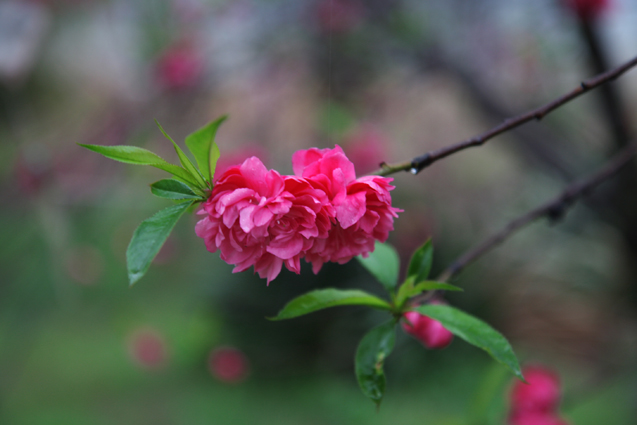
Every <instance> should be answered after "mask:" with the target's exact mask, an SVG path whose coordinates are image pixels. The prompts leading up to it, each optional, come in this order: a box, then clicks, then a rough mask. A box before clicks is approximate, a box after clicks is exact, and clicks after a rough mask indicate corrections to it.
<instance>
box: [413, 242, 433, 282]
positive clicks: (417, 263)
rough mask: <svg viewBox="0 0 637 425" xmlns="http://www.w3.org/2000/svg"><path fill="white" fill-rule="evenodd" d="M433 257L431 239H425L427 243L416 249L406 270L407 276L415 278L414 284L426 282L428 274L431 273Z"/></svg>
mask: <svg viewBox="0 0 637 425" xmlns="http://www.w3.org/2000/svg"><path fill="white" fill-rule="evenodd" d="M433 257H434V249H433V246H432V245H431V239H427V242H425V243H424V245H423V246H421V247H420V248H418V249H417V250H416V252H414V255H412V256H411V260H410V261H409V268H408V269H407V276H416V278H415V280H414V281H415V282H422V281H423V280H427V278H428V277H429V272H430V271H431V263H432V262H433Z"/></svg>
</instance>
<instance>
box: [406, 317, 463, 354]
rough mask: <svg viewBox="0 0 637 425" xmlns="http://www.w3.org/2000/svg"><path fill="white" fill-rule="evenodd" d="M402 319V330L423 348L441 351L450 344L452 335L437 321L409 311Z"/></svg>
mask: <svg viewBox="0 0 637 425" xmlns="http://www.w3.org/2000/svg"><path fill="white" fill-rule="evenodd" d="M403 317H404V318H405V320H404V321H403V322H402V327H403V330H404V331H405V332H407V333H408V334H409V335H411V336H413V337H414V338H416V339H417V340H418V341H420V342H421V343H422V344H423V345H424V346H425V347H427V348H429V349H441V348H445V347H446V346H447V345H449V344H451V341H452V340H453V334H452V333H451V332H449V331H448V330H447V329H446V328H445V327H444V326H442V323H440V322H439V321H437V320H434V319H432V318H430V317H427V316H425V315H422V314H420V313H417V312H415V311H409V312H407V313H405V314H404V316H403ZM408 322H409V323H408Z"/></svg>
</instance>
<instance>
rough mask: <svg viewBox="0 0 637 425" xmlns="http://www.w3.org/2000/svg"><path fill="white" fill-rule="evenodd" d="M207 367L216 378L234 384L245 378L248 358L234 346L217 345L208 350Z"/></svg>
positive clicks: (247, 369)
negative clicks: (217, 346)
mask: <svg viewBox="0 0 637 425" xmlns="http://www.w3.org/2000/svg"><path fill="white" fill-rule="evenodd" d="M208 369H209V370H210V373H211V374H212V376H214V377H215V378H217V379H218V380H220V381H223V382H227V383H233V384H234V383H238V382H241V381H243V380H245V379H246V378H247V376H248V373H249V367H248V359H247V357H246V356H245V354H243V352H241V351H240V350H238V349H236V348H232V347H219V348H216V349H214V350H212V351H211V352H210V355H209V356H208Z"/></svg>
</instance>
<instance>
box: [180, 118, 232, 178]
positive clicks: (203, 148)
mask: <svg viewBox="0 0 637 425" xmlns="http://www.w3.org/2000/svg"><path fill="white" fill-rule="evenodd" d="M227 118H228V116H227V115H224V116H222V117H220V118H217V119H216V120H215V121H212V122H210V123H208V124H207V125H205V126H204V127H202V128H200V129H199V130H197V131H195V132H194V133H192V134H190V135H188V136H186V146H188V149H190V152H192V154H193V155H194V156H195V159H196V160H197V165H198V166H199V169H200V170H201V173H202V174H203V176H204V178H205V179H206V180H208V181H209V182H212V177H213V176H214V175H215V168H216V167H217V160H218V159H219V147H218V146H217V144H216V143H215V136H216V134H217V130H218V129H219V126H220V125H221V123H223V122H224V121H225V120H226V119H227Z"/></svg>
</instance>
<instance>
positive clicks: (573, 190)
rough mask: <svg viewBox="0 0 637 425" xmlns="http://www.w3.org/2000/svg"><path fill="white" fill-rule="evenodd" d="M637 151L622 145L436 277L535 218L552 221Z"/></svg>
mask: <svg viewBox="0 0 637 425" xmlns="http://www.w3.org/2000/svg"><path fill="white" fill-rule="evenodd" d="M636 153H637V144H636V143H631V144H629V145H628V146H627V147H626V148H624V149H623V150H622V151H621V152H620V153H619V154H617V155H616V156H615V157H613V158H612V159H611V160H610V161H609V162H607V163H606V165H604V166H603V167H602V168H601V169H600V170H599V171H597V172H596V173H595V174H592V175H590V176H589V177H587V178H585V179H584V180H581V181H579V182H575V183H573V184H571V185H569V186H567V187H566V189H565V190H564V191H563V192H562V193H561V194H560V195H558V196H557V197H555V198H554V199H552V200H550V201H548V202H546V203H545V204H543V205H540V206H539V207H537V208H535V209H534V210H531V211H529V212H528V213H526V214H524V215H522V216H520V217H518V218H516V219H515V220H513V221H511V222H510V223H509V224H507V225H506V226H505V227H504V228H503V229H502V230H500V231H499V232H498V233H496V234H494V235H493V236H491V237H490V238H488V239H486V240H485V241H484V242H482V243H481V244H479V245H477V246H476V247H475V248H473V249H471V250H469V251H467V252H466V253H465V254H464V255H462V256H461V257H460V258H458V259H457V260H456V261H454V262H453V263H452V264H451V265H450V266H449V267H448V268H447V269H445V270H444V271H443V272H442V273H441V274H440V276H439V277H438V279H437V280H439V281H441V282H444V281H447V280H449V279H451V278H452V277H454V276H456V275H457V274H458V273H460V272H461V271H462V270H463V269H464V268H465V267H466V266H467V265H468V264H470V263H472V262H474V261H475V260H477V259H478V258H479V257H481V256H482V255H483V254H485V253H487V252H488V251H490V250H491V249H493V248H494V247H496V246H497V245H499V244H501V243H502V242H504V241H505V240H506V239H508V238H509V237H510V236H511V235H513V233H515V232H516V231H518V230H519V229H521V228H522V227H524V226H526V225H527V224H529V223H531V222H532V221H535V220H537V219H539V218H541V217H547V218H548V219H549V220H551V221H556V220H559V219H560V218H562V217H563V216H564V214H565V213H566V211H567V210H568V208H569V207H570V206H571V205H573V204H574V203H575V202H576V201H577V200H579V199H580V198H581V197H582V196H584V195H586V194H587V193H588V192H590V191H591V190H592V189H593V188H595V186H597V185H599V184H600V183H602V182H604V181H605V180H607V179H608V178H610V177H612V176H613V175H615V174H616V173H617V172H619V170H621V169H622V167H624V166H625V165H626V164H628V163H629V162H630V160H631V159H632V158H633V157H634V156H635V154H636Z"/></svg>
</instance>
